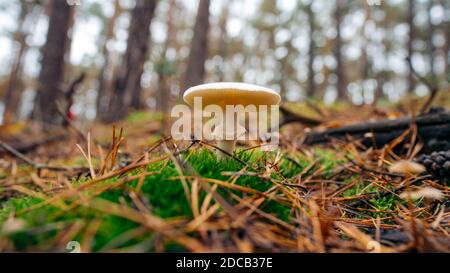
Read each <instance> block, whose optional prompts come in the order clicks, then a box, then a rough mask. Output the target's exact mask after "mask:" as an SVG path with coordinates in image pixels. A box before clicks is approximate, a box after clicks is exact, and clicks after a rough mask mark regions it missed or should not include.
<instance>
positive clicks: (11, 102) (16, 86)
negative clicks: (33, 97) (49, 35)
mask: <svg viewBox="0 0 450 273" xmlns="http://www.w3.org/2000/svg"><path fill="white" fill-rule="evenodd" d="M31 8H32V7H30V6H29V4H28V3H26V2H22V3H21V10H20V14H19V18H18V22H19V26H18V27H17V31H16V32H15V33H14V40H15V41H16V42H17V43H18V44H19V48H18V50H17V54H16V55H15V57H14V61H13V63H12V67H11V72H10V74H9V79H8V84H7V86H6V94H5V100H4V102H5V112H4V116H3V123H5V124H8V123H10V122H13V121H14V119H15V117H16V112H17V109H18V107H19V103H20V97H21V95H22V86H21V85H22V81H21V79H20V78H21V74H22V62H23V58H24V56H25V52H26V51H27V49H28V45H27V43H26V38H27V33H26V31H25V30H24V29H23V28H24V22H25V20H26V17H27V15H28V13H29V12H30V9H31Z"/></svg>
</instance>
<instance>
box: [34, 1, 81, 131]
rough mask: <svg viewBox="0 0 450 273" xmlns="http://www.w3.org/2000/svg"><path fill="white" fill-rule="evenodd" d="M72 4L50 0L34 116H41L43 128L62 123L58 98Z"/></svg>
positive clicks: (60, 95) (60, 94)
mask: <svg viewBox="0 0 450 273" xmlns="http://www.w3.org/2000/svg"><path fill="white" fill-rule="evenodd" d="M72 9H73V8H72V6H70V5H68V4H67V3H66V1H59V0H53V1H52V2H51V11H50V21H49V27H48V32H47V40H46V43H45V45H44V47H43V50H42V66H41V71H40V74H39V78H38V84H39V86H38V89H37V90H38V92H37V100H36V104H35V109H34V115H33V117H34V118H35V119H39V120H40V121H41V122H42V123H43V125H44V128H48V126H49V125H60V124H61V121H62V120H61V118H60V115H59V114H58V110H57V101H58V100H59V99H60V98H61V97H62V92H61V86H62V84H63V80H64V66H65V53H66V49H67V46H68V41H69V39H68V31H69V26H70V16H71V14H72Z"/></svg>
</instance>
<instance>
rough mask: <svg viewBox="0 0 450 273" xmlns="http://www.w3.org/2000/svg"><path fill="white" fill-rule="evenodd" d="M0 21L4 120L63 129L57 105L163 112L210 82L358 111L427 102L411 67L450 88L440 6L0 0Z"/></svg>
mask: <svg viewBox="0 0 450 273" xmlns="http://www.w3.org/2000/svg"><path fill="white" fill-rule="evenodd" d="M0 15H1V16H2V18H3V19H2V20H1V22H0V45H1V46H2V52H1V53H0V59H1V60H2V63H3V64H5V65H4V66H3V67H1V68H0V98H1V102H0V116H1V117H2V118H1V119H0V121H1V123H10V122H15V121H20V120H23V119H27V118H30V117H32V118H34V119H35V120H39V121H41V122H42V123H44V124H60V123H61V119H63V118H64V117H63V116H62V115H61V113H60V112H61V111H60V110H59V109H58V104H61V105H63V106H67V107H68V109H71V111H70V112H73V113H74V114H75V116H76V118H77V119H78V120H93V119H95V118H97V119H98V120H100V121H104V122H110V121H115V120H118V119H121V118H123V117H124V116H125V115H127V114H128V113H129V112H130V111H132V110H135V109H142V108H144V109H147V108H149V109H153V110H157V111H161V112H167V111H168V110H169V109H170V106H171V105H173V104H174V103H178V102H179V101H180V97H181V94H182V93H183V92H184V90H185V89H187V88H188V87H190V86H193V85H196V84H200V83H203V82H211V81H242V82H248V83H255V84H260V85H265V86H267V87H270V88H273V89H275V90H277V91H278V92H280V94H281V95H282V97H283V98H284V100H285V101H294V102H295V101H303V100H305V99H310V98H315V99H317V100H321V101H324V102H325V103H332V102H334V101H336V100H342V101H348V102H350V103H354V104H357V105H361V104H376V103H377V102H379V101H381V100H387V101H391V102H395V101H398V100H400V99H401V98H402V97H404V96H406V95H409V96H425V95H427V92H428V89H427V87H426V86H425V85H424V84H423V83H422V82H420V81H418V80H417V79H416V77H415V75H414V73H413V72H414V71H415V72H416V73H417V74H419V75H421V76H423V77H425V78H427V79H429V80H430V81H431V82H434V83H439V84H442V83H443V84H444V87H443V89H444V90H448V87H447V85H445V84H446V83H448V81H449V44H450V42H449V40H450V34H449V31H450V7H449V2H448V1H444V0H385V1H379V5H378V4H377V1H362V0H361V1H351V0H335V1H326V0H315V1H311V0H299V1H281V0H242V1H225V0H218V1H210V0H189V1H181V0H159V1H157V0H154V1H153V0H151V1H150V0H149V1H143V0H110V1H99V0H82V1H81V5H79V6H71V5H68V2H67V1H63V0H60V1H58V0H20V1H19V0H16V1H6V0H0ZM408 59H409V60H411V62H410V63H411V65H410V64H409V63H408V61H407V60H408ZM411 68H413V69H414V71H413V70H412V69H411ZM81 74H86V75H87V76H86V78H85V79H84V81H82V82H79V84H77V85H73V83H74V82H75V81H76V79H80V77H79V76H80V75H81ZM74 86H75V87H76V90H72V91H73V99H70V98H69V97H71V96H72V95H70V96H69V95H67V92H68V90H69V89H70V88H71V87H74ZM72 89H73V88H72ZM69 93H70V92H69ZM68 96H69V97H68ZM68 112H69V111H68ZM63 114H69V113H63ZM66 118H67V117H66Z"/></svg>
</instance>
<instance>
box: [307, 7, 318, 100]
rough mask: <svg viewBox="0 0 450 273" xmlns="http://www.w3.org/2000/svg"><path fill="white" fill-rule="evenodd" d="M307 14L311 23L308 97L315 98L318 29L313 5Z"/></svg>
mask: <svg viewBox="0 0 450 273" xmlns="http://www.w3.org/2000/svg"><path fill="white" fill-rule="evenodd" d="M306 13H307V14H308V23H309V49H308V55H309V57H308V89H307V92H306V95H307V96H308V97H313V96H314V95H315V93H316V83H315V82H314V59H315V54H316V52H315V47H316V45H315V42H314V36H313V34H314V31H315V29H316V24H315V22H314V21H315V18H314V12H313V11H312V3H310V4H309V5H308V6H307V7H306Z"/></svg>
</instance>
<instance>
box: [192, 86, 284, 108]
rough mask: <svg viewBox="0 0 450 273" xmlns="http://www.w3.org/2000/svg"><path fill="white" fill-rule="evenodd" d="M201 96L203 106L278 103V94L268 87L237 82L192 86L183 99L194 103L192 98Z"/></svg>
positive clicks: (279, 99)
mask: <svg viewBox="0 0 450 273" xmlns="http://www.w3.org/2000/svg"><path fill="white" fill-rule="evenodd" d="M195 97H201V98H202V104H203V106H207V105H212V104H215V105H218V106H220V107H225V106H226V105H243V106H247V105H255V106H260V105H267V106H270V105H278V104H279V103H280V101H281V97H280V95H279V94H278V93H277V92H275V91H273V90H271V89H268V88H265V87H262V86H257V85H253V84H246V83H238V82H219V83H207V84H202V85H198V86H194V87H191V88H189V89H188V90H186V92H185V93H184V96H183V99H184V101H185V102H186V103H187V104H188V105H190V106H193V105H194V98H195Z"/></svg>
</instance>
